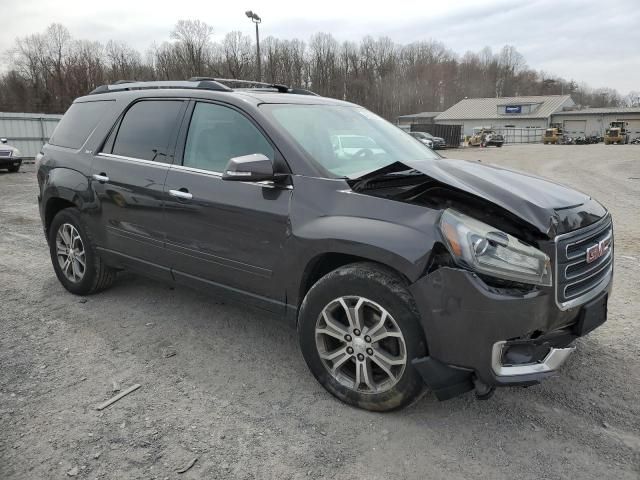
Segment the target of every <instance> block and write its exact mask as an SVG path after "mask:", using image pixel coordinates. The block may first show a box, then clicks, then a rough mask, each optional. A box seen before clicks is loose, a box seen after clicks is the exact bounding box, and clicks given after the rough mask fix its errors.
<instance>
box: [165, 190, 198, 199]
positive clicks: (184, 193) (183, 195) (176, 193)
mask: <svg viewBox="0 0 640 480" xmlns="http://www.w3.org/2000/svg"><path fill="white" fill-rule="evenodd" d="M169 195H171V196H172V197H176V198H179V199H181V200H191V199H192V198H193V195H192V194H190V193H189V191H188V190H187V189H186V188H184V189H181V190H169Z"/></svg>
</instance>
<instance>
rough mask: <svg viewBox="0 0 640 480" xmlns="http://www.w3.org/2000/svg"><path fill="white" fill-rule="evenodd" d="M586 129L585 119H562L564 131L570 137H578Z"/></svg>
mask: <svg viewBox="0 0 640 480" xmlns="http://www.w3.org/2000/svg"><path fill="white" fill-rule="evenodd" d="M586 129H587V121H586V120H565V121H564V133H565V134H566V135H570V136H572V137H580V136H583V135H584V132H585V130H586Z"/></svg>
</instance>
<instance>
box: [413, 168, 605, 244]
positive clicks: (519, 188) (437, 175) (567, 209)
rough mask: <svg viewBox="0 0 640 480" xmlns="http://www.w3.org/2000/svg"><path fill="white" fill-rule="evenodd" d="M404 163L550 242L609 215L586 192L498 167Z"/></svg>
mask: <svg viewBox="0 0 640 480" xmlns="http://www.w3.org/2000/svg"><path fill="white" fill-rule="evenodd" d="M402 163H404V164H406V165H407V166H408V167H411V168H414V169H416V170H418V171H420V172H422V173H424V174H425V175H427V176H429V177H431V178H432V179H434V180H437V181H438V182H440V183H443V184H446V185H448V186H450V187H453V188H455V189H458V190H461V191H463V192H466V193H468V194H471V195H474V196H476V197H479V198H482V199H484V200H486V201H489V202H491V203H493V204H495V205H498V206H499V207H501V208H503V209H504V210H507V211H508V212H510V213H512V214H513V215H515V216H517V217H519V218H521V219H522V220H524V221H525V222H527V223H529V224H530V225H532V226H534V227H535V228H536V229H538V230H539V231H540V232H541V233H543V234H545V235H546V236H548V237H549V238H553V237H555V236H556V235H559V234H562V233H566V232H570V231H572V230H576V229H578V228H582V227H586V226H587V225H590V224H592V223H594V222H596V221H598V220H599V219H600V218H602V217H603V216H604V215H606V213H607V211H606V209H605V208H604V207H603V206H602V205H600V203H598V202H597V201H596V200H594V199H592V198H591V197H590V196H588V195H586V194H584V193H582V192H578V191H576V190H573V189H572V188H569V187H565V186H563V185H560V184H557V183H554V182H550V181H549V180H545V179H542V178H540V177H536V176H534V175H530V174H527V173H522V172H517V171H514V170H509V169H506V168H502V167H498V166H495V165H485V164H481V163H477V162H470V161H466V160H452V159H445V160H426V161H425V160H421V161H409V162H402Z"/></svg>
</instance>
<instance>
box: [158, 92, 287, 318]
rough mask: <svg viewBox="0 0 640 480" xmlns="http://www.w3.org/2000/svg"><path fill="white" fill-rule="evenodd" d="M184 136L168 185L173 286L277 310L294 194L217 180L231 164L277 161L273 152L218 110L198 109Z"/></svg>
mask: <svg viewBox="0 0 640 480" xmlns="http://www.w3.org/2000/svg"><path fill="white" fill-rule="evenodd" d="M183 136H184V141H180V142H179V143H180V144H182V145H183V147H181V148H180V149H179V150H180V151H183V154H181V155H178V154H177V158H176V164H175V165H173V166H172V167H171V168H170V170H169V173H168V175H167V181H166V184H165V191H166V194H167V203H166V206H165V218H166V224H167V225H168V230H167V244H166V247H167V252H168V254H169V255H170V257H171V267H172V270H173V274H174V276H175V278H176V280H178V281H180V282H183V283H186V284H192V285H193V286H205V287H206V286H208V287H211V288H212V289H214V290H219V291H222V292H225V293H226V294H229V295H230V294H234V293H237V294H249V295H242V296H243V298H246V299H247V300H248V301H252V300H253V301H254V302H253V303H254V304H256V305H258V306H261V307H263V308H267V309H271V310H276V311H277V310H279V309H281V308H282V306H283V305H282V302H284V288H283V286H282V285H276V284H275V283H274V281H273V274H274V270H275V269H276V268H277V265H278V263H279V262H281V259H282V256H283V254H284V252H283V244H284V241H285V239H286V236H287V225H288V218H289V200H290V198H291V194H292V190H291V187H290V186H286V185H284V186H279V185H274V184H269V183H264V182H263V183H255V182H254V183H251V182H237V181H234V182H230V181H229V182H228V181H224V180H222V178H221V176H222V172H223V170H224V168H225V166H226V165H227V163H228V161H229V159H231V158H232V157H238V156H242V155H248V154H253V153H262V154H264V155H266V156H267V157H269V158H270V159H271V160H274V159H276V158H277V155H278V154H277V152H276V149H275V148H274V147H273V145H272V144H271V143H270V141H269V140H268V139H267V137H266V136H265V135H264V133H263V132H262V131H261V130H260V129H259V128H258V126H257V125H256V124H255V123H254V122H253V121H252V120H251V119H250V118H249V117H248V116H246V115H245V114H244V113H243V112H241V111H239V110H237V109H235V108H233V107H231V106H228V105H224V104H218V103H209V102H197V103H195V104H194V105H193V113H192V114H191V119H190V122H185V127H184V132H183V133H182V134H181V137H183ZM178 156H180V157H181V158H178ZM180 160H181V161H180Z"/></svg>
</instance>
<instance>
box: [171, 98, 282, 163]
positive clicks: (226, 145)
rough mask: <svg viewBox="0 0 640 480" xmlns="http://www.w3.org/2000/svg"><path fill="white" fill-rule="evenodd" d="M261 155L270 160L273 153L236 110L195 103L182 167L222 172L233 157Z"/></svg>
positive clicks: (250, 124)
mask: <svg viewBox="0 0 640 480" xmlns="http://www.w3.org/2000/svg"><path fill="white" fill-rule="evenodd" d="M253 153H262V154H264V155H266V156H267V157H268V158H269V159H270V160H273V158H274V150H273V147H272V146H271V144H270V143H269V142H268V141H267V140H266V138H265V137H264V135H262V133H260V131H259V130H258V129H257V128H256V127H255V126H254V125H253V124H252V123H251V122H250V121H249V119H247V118H246V117H245V116H244V115H242V114H240V113H238V112H237V111H235V110H233V109H231V108H228V107H223V106H221V105H216V104H212V103H197V104H196V106H195V108H194V110H193V115H192V117H191V123H190V125H189V132H188V134H187V142H186V145H185V149H184V159H183V162H182V164H183V165H184V166H185V167H193V168H199V169H202V170H209V171H212V172H218V173H220V172H222V171H224V168H225V167H226V166H227V163H228V162H229V160H230V159H231V158H233V157H240V156H243V155H250V154H253Z"/></svg>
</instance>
